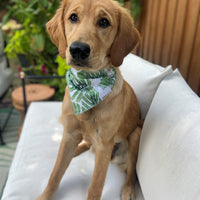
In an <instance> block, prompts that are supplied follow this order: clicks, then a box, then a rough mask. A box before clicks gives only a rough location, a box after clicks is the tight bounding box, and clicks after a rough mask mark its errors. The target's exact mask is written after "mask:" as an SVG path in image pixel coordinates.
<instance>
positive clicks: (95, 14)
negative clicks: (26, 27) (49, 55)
mask: <svg viewBox="0 0 200 200" xmlns="http://www.w3.org/2000/svg"><path fill="white" fill-rule="evenodd" d="M47 30H48V33H49V34H50V37H51V39H52V41H53V42H54V44H55V45H56V46H57V47H58V49H59V53H60V55H61V57H62V58H66V60H67V64H68V65H70V66H72V67H74V68H78V69H80V68H81V69H83V68H84V69H87V70H98V69H100V68H104V67H107V66H109V65H113V66H116V67H117V66H119V65H121V63H122V62H123V58H124V57H125V56H126V55H127V54H128V53H129V52H130V51H131V50H132V49H133V48H134V47H135V46H136V44H137V43H138V41H139V34H138V32H137V30H136V29H135V27H134V25H133V21H132V19H131V17H130V16H129V14H128V13H127V11H126V10H125V9H124V8H121V7H120V6H119V5H118V3H116V2H114V1H112V0H64V1H63V2H62V4H61V7H60V8H59V9H58V10H57V13H56V15H55V16H54V17H53V18H52V19H51V20H50V21H49V22H48V23H47Z"/></svg>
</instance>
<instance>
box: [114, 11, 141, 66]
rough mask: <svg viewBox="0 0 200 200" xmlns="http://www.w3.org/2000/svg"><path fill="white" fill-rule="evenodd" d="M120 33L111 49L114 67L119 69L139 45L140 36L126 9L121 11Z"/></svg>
mask: <svg viewBox="0 0 200 200" xmlns="http://www.w3.org/2000/svg"><path fill="white" fill-rule="evenodd" d="M118 26H119V27H118V32H117V35H116V37H115V40H114V42H113V44H112V47H111V53H110V56H111V62H112V65H113V66H115V67H118V66H120V65H121V64H122V62H123V59H124V57H125V56H126V55H128V54H129V53H130V52H131V51H132V50H133V49H134V48H135V47H136V45H137V44H138V42H139V40H140V34H139V32H138V31H137V29H136V28H135V26H134V24H133V19H132V17H131V16H130V14H129V13H128V11H127V10H126V9H125V8H120V9H119V25H118Z"/></svg>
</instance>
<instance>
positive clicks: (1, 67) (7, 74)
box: [0, 56, 13, 97]
mask: <svg viewBox="0 0 200 200" xmlns="http://www.w3.org/2000/svg"><path fill="white" fill-rule="evenodd" d="M12 79H13V72H12V70H11V69H10V68H7V61H6V57H5V56H2V57H0V97H1V96H2V94H3V93H4V92H5V91H6V90H7V89H8V87H9V85H10V84H11V83H12Z"/></svg>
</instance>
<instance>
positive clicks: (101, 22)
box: [98, 18, 110, 28]
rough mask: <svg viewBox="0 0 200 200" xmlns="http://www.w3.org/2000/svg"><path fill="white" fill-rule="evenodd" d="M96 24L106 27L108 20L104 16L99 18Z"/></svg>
mask: <svg viewBox="0 0 200 200" xmlns="http://www.w3.org/2000/svg"><path fill="white" fill-rule="evenodd" d="M98 25H99V26H100V27H101V28H107V27H109V26H110V22H109V21H108V20H107V19H106V18H102V19H100V20H99V22H98Z"/></svg>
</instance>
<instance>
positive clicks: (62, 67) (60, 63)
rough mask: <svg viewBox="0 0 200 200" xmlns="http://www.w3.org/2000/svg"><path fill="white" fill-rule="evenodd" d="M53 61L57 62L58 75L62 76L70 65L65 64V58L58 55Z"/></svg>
mask: <svg viewBox="0 0 200 200" xmlns="http://www.w3.org/2000/svg"><path fill="white" fill-rule="evenodd" d="M55 61H56V63H58V68H57V72H58V75H59V76H64V75H65V74H66V72H67V70H68V69H69V68H70V66H69V65H67V64H66V59H63V58H61V57H60V55H58V56H57V57H56V60H55Z"/></svg>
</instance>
